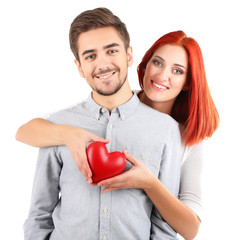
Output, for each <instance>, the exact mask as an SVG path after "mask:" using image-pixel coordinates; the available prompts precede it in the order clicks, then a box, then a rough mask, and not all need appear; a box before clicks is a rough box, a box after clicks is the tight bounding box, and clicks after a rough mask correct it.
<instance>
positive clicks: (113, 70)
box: [92, 67, 119, 77]
mask: <svg viewBox="0 0 242 240" xmlns="http://www.w3.org/2000/svg"><path fill="white" fill-rule="evenodd" d="M116 71H119V68H118V67H115V68H112V69H110V68H107V69H104V70H100V71H98V72H94V73H93V74H92V77H96V76H98V75H101V74H105V73H111V72H116Z"/></svg>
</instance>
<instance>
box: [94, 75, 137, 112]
mask: <svg viewBox="0 0 242 240" xmlns="http://www.w3.org/2000/svg"><path fill="white" fill-rule="evenodd" d="M132 96H133V92H132V91H131V89H130V86H129V82H128V79H127V80H126V81H125V83H124V85H123V86H122V87H121V88H120V89H119V91H118V92H116V93H115V94H112V95H110V96H103V95H101V94H99V93H97V92H96V91H92V97H93V100H94V101H95V102H96V103H97V104H99V105H100V106H102V107H104V108H106V109H108V111H109V112H111V111H112V110H113V109H114V108H116V107H119V106H121V105H122V104H124V103H125V102H127V101H128V100H129V99H130V98H132Z"/></svg>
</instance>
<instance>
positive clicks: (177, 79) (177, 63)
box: [143, 44, 188, 110]
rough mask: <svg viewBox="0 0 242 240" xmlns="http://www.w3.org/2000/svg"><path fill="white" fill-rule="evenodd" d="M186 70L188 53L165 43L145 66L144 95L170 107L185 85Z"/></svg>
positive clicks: (179, 47) (176, 46)
mask: <svg viewBox="0 0 242 240" xmlns="http://www.w3.org/2000/svg"><path fill="white" fill-rule="evenodd" d="M187 71H188V55H187V52H186V50H185V49H184V48H183V47H181V46H178V45H173V44H165V45H163V46H162V47H160V48H158V49H157V50H156V51H155V52H154V54H153V56H152V58H151V59H150V61H149V62H148V64H147V66H146V70H145V75H144V80H143V85H144V91H145V94H146V96H147V97H148V98H149V99H150V100H151V101H153V102H156V104H158V103H162V104H168V105H170V106H171V108H172V105H173V103H174V102H175V99H176V97H177V96H178V94H179V93H180V92H181V91H182V90H183V89H184V87H185V84H186V78H187ZM170 110H171V109H170Z"/></svg>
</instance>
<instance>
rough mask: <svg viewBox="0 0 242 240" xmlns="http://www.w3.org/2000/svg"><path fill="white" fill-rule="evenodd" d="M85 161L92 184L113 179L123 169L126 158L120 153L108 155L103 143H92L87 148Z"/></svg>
mask: <svg viewBox="0 0 242 240" xmlns="http://www.w3.org/2000/svg"><path fill="white" fill-rule="evenodd" d="M87 159H88V162H89V166H90V168H91V170H92V180H93V182H100V181H101V180H104V179H107V178H111V177H114V176H116V175H118V174H120V173H121V172H123V170H124V169H125V166H126V157H125V155H124V154H123V153H121V152H112V153H109V152H108V150H107V147H106V144H105V143H102V142H92V143H91V144H90V145H89V146H88V147H87Z"/></svg>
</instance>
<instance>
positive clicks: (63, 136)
mask: <svg viewBox="0 0 242 240" xmlns="http://www.w3.org/2000/svg"><path fill="white" fill-rule="evenodd" d="M58 132H59V137H60V141H61V144H62V145H66V146H67V145H68V143H69V141H70V139H71V135H72V132H73V126H70V125H64V124H60V125H58Z"/></svg>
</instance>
